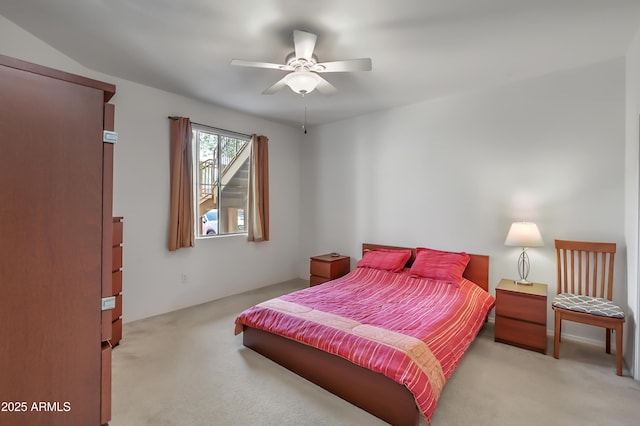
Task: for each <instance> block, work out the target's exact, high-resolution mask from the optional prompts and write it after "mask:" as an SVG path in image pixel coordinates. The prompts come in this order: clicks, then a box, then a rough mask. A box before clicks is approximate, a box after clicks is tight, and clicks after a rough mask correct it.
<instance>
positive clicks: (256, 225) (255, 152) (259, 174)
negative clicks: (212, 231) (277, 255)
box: [248, 135, 269, 241]
mask: <svg viewBox="0 0 640 426" xmlns="http://www.w3.org/2000/svg"><path fill="white" fill-rule="evenodd" d="M248 224H249V226H248V233H249V241H269V138H267V137H266V136H256V135H253V136H252V137H251V173H249V221H248Z"/></svg>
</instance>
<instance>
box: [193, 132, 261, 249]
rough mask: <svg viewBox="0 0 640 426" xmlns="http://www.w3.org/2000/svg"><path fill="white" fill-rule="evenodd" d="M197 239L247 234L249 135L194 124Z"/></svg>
mask: <svg viewBox="0 0 640 426" xmlns="http://www.w3.org/2000/svg"><path fill="white" fill-rule="evenodd" d="M192 129H193V135H192V137H193V141H192V142H193V147H194V152H195V155H196V161H195V164H196V167H194V169H195V170H194V174H195V177H194V180H195V182H196V185H195V188H196V189H195V190H196V192H197V193H196V196H195V197H194V198H195V202H196V208H195V211H196V214H197V218H196V219H197V220H196V224H198V226H197V227H196V228H197V231H196V232H197V233H196V236H197V237H207V236H214V235H227V234H238V233H246V232H247V229H246V227H245V222H244V217H245V211H246V209H247V197H248V194H249V191H248V188H249V158H250V155H251V147H250V145H251V141H250V138H249V137H248V136H244V135H238V134H234V133H231V132H228V133H227V132H224V131H221V130H218V129H214V128H211V127H206V126H202V125H196V124H193V125H192Z"/></svg>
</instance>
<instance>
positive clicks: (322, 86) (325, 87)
mask: <svg viewBox="0 0 640 426" xmlns="http://www.w3.org/2000/svg"><path fill="white" fill-rule="evenodd" d="M318 77H320V76H318ZM316 90H317V91H318V92H320V93H322V94H323V95H333V94H334V93H335V92H337V91H338V89H336V88H335V87H333V85H332V84H331V83H329V82H328V81H327V80H325V79H324V78H322V77H320V81H319V82H318V84H317V85H316Z"/></svg>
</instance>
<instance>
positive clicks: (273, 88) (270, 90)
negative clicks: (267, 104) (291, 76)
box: [262, 78, 287, 95]
mask: <svg viewBox="0 0 640 426" xmlns="http://www.w3.org/2000/svg"><path fill="white" fill-rule="evenodd" d="M285 87H287V83H285V81H284V78H283V79H280V80H278V81H277V82H276V83H275V84H274V85H273V86H271V87H269V88H268V89H267V90H265V91H264V92H262V94H263V95H273V94H274V93H276V92H278V91H280V90H282V89H284V88H285Z"/></svg>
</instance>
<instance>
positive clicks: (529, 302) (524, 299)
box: [496, 290, 547, 324]
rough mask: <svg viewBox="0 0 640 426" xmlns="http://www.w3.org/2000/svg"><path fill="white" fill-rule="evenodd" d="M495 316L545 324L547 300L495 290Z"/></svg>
mask: <svg viewBox="0 0 640 426" xmlns="http://www.w3.org/2000/svg"><path fill="white" fill-rule="evenodd" d="M496 316H501V317H509V318H517V319H518V320H520V321H529V322H533V323H537V324H546V323H547V298H546V297H535V296H531V295H524V294H520V293H515V292H510V291H501V290H497V291H496Z"/></svg>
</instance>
